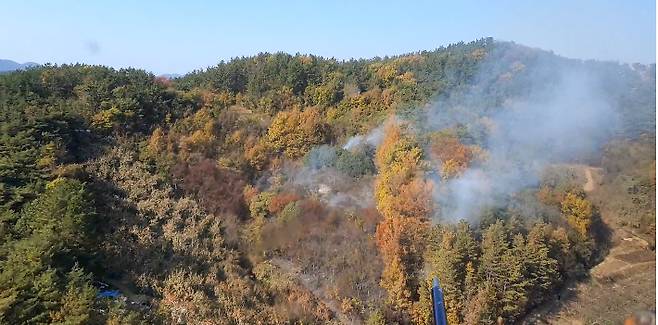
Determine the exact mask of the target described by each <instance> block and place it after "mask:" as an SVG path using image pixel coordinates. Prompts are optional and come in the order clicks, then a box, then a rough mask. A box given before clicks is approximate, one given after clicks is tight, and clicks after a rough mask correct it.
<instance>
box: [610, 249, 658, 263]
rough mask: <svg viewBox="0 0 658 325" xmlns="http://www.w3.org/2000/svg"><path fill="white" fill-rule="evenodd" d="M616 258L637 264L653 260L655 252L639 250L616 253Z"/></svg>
mask: <svg viewBox="0 0 658 325" xmlns="http://www.w3.org/2000/svg"><path fill="white" fill-rule="evenodd" d="M616 258H617V259H620V260H622V261H624V262H627V263H630V264H637V263H644V262H650V261H655V260H656V254H655V252H651V251H646V250H641V251H634V252H631V253H628V254H621V255H617V256H616Z"/></svg>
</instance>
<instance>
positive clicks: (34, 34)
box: [0, 0, 656, 74]
mask: <svg viewBox="0 0 658 325" xmlns="http://www.w3.org/2000/svg"><path fill="white" fill-rule="evenodd" d="M0 8H2V11H3V13H2V19H0V44H2V45H1V46H0V58H5V59H11V60H14V61H19V62H25V61H34V62H38V63H45V62H53V63H72V62H84V63H91V64H105V65H110V66H114V67H127V66H133V67H139V68H144V69H146V70H150V71H153V72H155V73H158V74H160V73H184V72H188V71H191V70H193V69H196V68H202V67H206V66H209V65H214V64H216V63H217V62H219V61H220V60H226V59H230V58H231V57H235V56H243V55H253V54H256V53H258V52H275V51H285V52H289V53H296V52H299V53H312V54H318V55H322V56H328V57H336V58H339V59H346V58H351V57H373V56H383V55H387V54H388V55H390V54H400V53H406V52H412V51H417V50H430V49H434V48H436V47H439V46H441V45H447V44H449V43H454V42H458V41H462V40H463V41H471V40H474V39H478V38H481V37H487V36H491V37H494V38H496V39H501V40H512V41H515V42H517V43H521V44H525V45H528V46H532V47H539V48H543V49H547V50H552V51H554V52H555V53H557V54H560V55H563V56H567V57H572V58H584V59H600V60H613V61H620V62H641V63H654V62H655V57H656V28H655V27H656V3H655V1H651V0H632V1H622V0H619V1H605V0H599V1H590V0H580V1H579V0H575V1H573V0H572V1H562V0H558V1H505V0H501V1H466V0H464V1H458V0H454V1H438V0H435V1H390V2H389V1H356V0H355V1H323V2H321V1H235V0H234V1H227V2H221V1H120V0H117V1H82V0H80V1H68V0H64V1H34V0H32V1H30V0H25V1H18V0H15V1H11V0H9V1H3V3H2V4H0Z"/></svg>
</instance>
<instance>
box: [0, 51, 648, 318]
mask: <svg viewBox="0 0 658 325" xmlns="http://www.w3.org/2000/svg"><path fill="white" fill-rule="evenodd" d="M558 71H568V72H570V73H571V72H574V71H575V72H578V73H579V75H581V74H582V75H586V76H588V80H592V82H588V85H592V89H595V91H594V92H593V93H595V94H596V101H591V100H589V99H587V101H588V102H592V103H594V104H592V108H591V110H592V112H593V114H592V115H591V116H596V117H597V118H598V117H601V116H603V115H604V114H607V113H608V112H614V113H615V115H614V116H615V118H614V123H612V122H611V123H609V124H607V123H603V122H601V123H599V122H600V120H598V119H597V120H596V123H597V124H593V125H592V127H591V128H587V127H585V126H583V127H582V128H581V126H580V125H581V124H582V123H581V121H580V120H579V118H580V115H582V114H580V112H584V111H585V109H584V108H583V109H581V107H575V106H573V105H572V106H569V105H570V103H569V102H567V103H566V106H567V107H568V109H565V110H562V111H559V114H558V116H557V122H558V123H556V124H558V125H562V124H564V125H566V127H562V128H560V129H555V130H554V131H551V132H548V134H545V133H546V132H542V133H541V134H539V133H536V134H535V133H532V129H533V128H535V129H536V128H537V126H536V125H538V124H541V123H542V121H537V120H534V119H529V120H526V122H524V125H530V127H529V128H528V129H527V130H526V129H519V128H515V125H513V124H511V123H510V124H505V123H502V122H501V121H507V120H503V119H502V118H501V116H507V115H510V114H512V115H513V114H516V112H523V111H524V110H526V111H533V112H534V111H538V112H543V113H546V112H548V113H547V114H551V110H552V109H553V107H558V105H557V104H556V105H554V106H551V105H545V106H541V105H533V106H532V107H530V106H529V105H526V104H527V103H528V102H530V101H528V100H526V99H527V98H533V99H532V102H533V103H535V104H536V103H543V101H542V100H549V99H546V98H545V97H555V96H557V97H560V94H561V92H562V89H563V88H562V86H561V84H562V83H563V80H562V79H561V78H562V76H561V75H560V73H558ZM655 73H656V72H655V65H639V64H637V65H625V64H617V63H610V62H597V61H580V60H571V59H566V58H562V57H559V56H557V55H554V54H552V53H549V52H545V51H542V50H538V49H531V48H527V47H524V46H520V45H517V44H514V43H508V42H498V41H494V40H492V39H481V40H477V41H474V42H470V43H458V44H453V45H450V46H447V47H440V48H438V49H436V50H433V51H422V52H417V53H410V54H406V55H400V56H394V57H384V58H373V59H360V60H349V61H339V60H335V59H328V58H322V57H317V56H313V55H300V54H297V55H289V54H285V53H274V54H269V53H261V54H258V55H256V56H252V57H242V58H234V59H232V60H230V61H229V62H221V63H219V64H218V65H217V66H214V67H210V68H208V69H204V70H200V71H194V72H192V73H189V74H187V75H185V76H183V77H180V78H176V79H171V80H170V79H167V78H161V77H156V76H154V75H153V74H151V73H148V72H145V71H142V70H137V69H121V70H116V69H112V68H108V67H103V66H89V65H81V64H77V65H61V66H55V65H44V66H38V67H34V68H30V69H27V70H24V71H16V72H12V73H7V74H2V75H0V209H1V210H0V323H2V324H37V323H39V324H42V323H58V324H153V323H156V324H158V323H163V324H315V323H335V324H339V323H366V324H373V325H374V324H395V323H397V324H430V321H431V320H430V308H431V306H430V294H429V290H430V288H429V286H430V285H431V280H432V278H433V277H435V276H436V277H438V278H439V280H440V283H441V285H442V288H443V291H444V295H445V306H446V313H447V317H448V321H449V323H450V324H462V323H463V324H480V323H487V324H493V323H496V322H497V321H503V322H505V323H514V322H517V321H520V320H521V319H522V318H523V317H524V315H526V314H527V313H528V312H529V311H531V310H532V309H533V308H535V307H537V306H540V305H541V304H542V303H544V302H545V301H547V300H550V299H554V298H553V297H554V296H555V295H556V294H557V293H558V292H559V290H560V288H562V287H563V286H564V285H565V284H566V283H568V282H570V281H578V280H579V279H582V278H584V277H586V276H587V274H588V270H589V269H590V268H591V267H592V266H594V265H595V264H596V263H597V262H598V261H600V260H601V259H602V258H603V257H604V256H605V254H606V252H607V247H608V246H609V245H608V243H609V241H610V240H609V234H610V229H609V228H610V225H609V224H607V223H605V222H603V220H602V218H601V211H602V210H601V209H603V208H604V209H609V210H611V213H613V214H615V215H619V226H625V227H629V228H630V229H633V231H635V232H636V233H638V234H647V235H648V236H647V237H648V238H649V237H653V236H654V235H655V186H656V185H655V184H656V183H655V112H656V110H655V109H656V108H655ZM538 89H551V92H548V93H544V92H542V91H538ZM569 89H574V87H570V88H569ZM538 93H539V94H538ZM589 93H591V92H588V94H589ZM547 94H553V95H551V96H548V95H547ZM555 94H557V95H555ZM576 95H579V94H576ZM565 96H566V95H565ZM573 97H575V98H580V97H582V96H580V97H578V96H573ZM535 99H537V100H535ZM540 99H541V100H540ZM518 103H522V104H518ZM599 103H601V104H600V105H599ZM603 106H605V107H606V108H603ZM559 107H562V106H559ZM536 108H538V109H536ZM556 109H557V108H556ZM599 112H600V113H599ZM514 116H518V115H514ZM540 116H543V115H540ZM548 116H549V117H553V116H554V115H548ZM591 116H590V115H587V116H586V118H587V119H588V120H591ZM547 120H548V118H547ZM569 120H572V121H576V122H578V123H568V122H567V121H569ZM568 128H571V129H568ZM501 129H502V130H512V131H513V132H512V131H510V133H514V134H515V136H514V137H510V136H506V137H503V138H501V137H500V136H498V135H497V134H499V133H497V132H499V131H500V130H501ZM522 132H531V133H527V134H522ZM558 134H559V136H558ZM589 135H592V137H589ZM564 136H568V137H569V138H568V139H567V140H566V141H565V138H564ZM527 138H536V139H538V140H539V141H541V142H539V143H535V142H529V141H527ZM579 138H582V139H585V140H587V141H585V142H583V141H579ZM497 139H503V140H505V141H504V143H505V145H501V144H500V143H501V142H502V140H501V141H497ZM508 139H512V140H514V141H511V142H510V141H507V140H508ZM590 140H591V141H590ZM560 142H570V143H574V145H573V146H566V147H562V146H559V145H557V143H560ZM501 148H503V149H504V150H502V149H501ZM530 151H532V152H534V153H533V156H531V157H530V158H531V160H530V158H528V156H527V155H526V153H527V152H530ZM542 153H547V154H542ZM522 154H523V157H521V155H522ZM538 157H539V158H538ZM538 162H541V163H538ZM570 164H581V165H585V164H586V165H592V166H597V167H601V168H603V170H604V171H605V175H606V176H605V177H606V178H605V180H604V182H606V184H608V185H609V186H608V187H607V188H608V189H609V190H608V192H606V193H603V194H601V195H605V196H604V197H599V198H597V200H594V199H592V198H591V197H590V196H588V195H587V193H586V191H585V190H583V187H582V184H581V183H579V182H578V178H577V177H574V175H573V173H572V172H571V171H572V170H571V169H569V168H567V166H568V165H570ZM535 167H536V168H535ZM508 174H509V175H512V174H513V175H514V176H509V177H502V176H500V175H503V176H505V175H508ZM477 175H484V176H482V177H480V178H477V177H478V176H477ZM491 175H497V176H495V177H494V178H487V177H493V176H491ZM519 175H522V176H523V180H524V182H519V178H520V177H519ZM474 177H475V179H481V178H486V179H491V183H490V185H491V186H490V187H491V188H493V189H492V190H491V191H490V192H486V193H488V194H487V195H478V196H479V197H480V198H483V197H485V196H486V198H488V200H478V203H477V205H475V203H473V204H472V205H471V204H469V202H468V200H466V205H467V207H468V209H466V208H464V207H463V206H462V205H460V204H459V203H458V202H461V201H460V200H462V197H464V196H458V194H460V193H463V192H462V191H459V190H458V189H463V188H465V187H463V184H464V183H465V182H466V181H468V180H472V179H474ZM496 177H498V178H496ZM512 180H513V181H512ZM512 183H513V184H514V186H512V185H510V184H512ZM469 184H471V183H469ZM502 184H505V190H502V186H503V185H502ZM466 188H467V189H470V188H471V187H466ZM476 193H479V192H476ZM599 202H612V203H611V204H609V205H606V206H605V207H602V206H601V205H600V203H599ZM606 211H607V210H606ZM615 226H617V225H615ZM654 244H655V243H654Z"/></svg>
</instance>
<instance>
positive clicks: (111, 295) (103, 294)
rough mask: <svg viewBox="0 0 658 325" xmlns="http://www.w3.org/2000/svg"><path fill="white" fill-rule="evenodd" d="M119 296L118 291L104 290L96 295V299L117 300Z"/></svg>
mask: <svg viewBox="0 0 658 325" xmlns="http://www.w3.org/2000/svg"><path fill="white" fill-rule="evenodd" d="M119 295H120V293H119V290H104V291H101V292H99V293H98V298H117V297H119Z"/></svg>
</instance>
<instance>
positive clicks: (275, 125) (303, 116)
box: [265, 108, 329, 158]
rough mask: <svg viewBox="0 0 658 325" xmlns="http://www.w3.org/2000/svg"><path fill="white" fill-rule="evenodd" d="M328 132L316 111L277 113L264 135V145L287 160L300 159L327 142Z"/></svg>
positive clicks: (309, 109) (312, 109)
mask: <svg viewBox="0 0 658 325" xmlns="http://www.w3.org/2000/svg"><path fill="white" fill-rule="evenodd" d="M328 136H329V130H328V128H327V125H326V124H325V123H324V122H323V121H322V118H321V115H320V113H319V111H318V110H317V109H314V108H308V109H306V110H304V111H300V110H292V111H282V112H279V113H278V114H277V115H276V116H275V117H274V120H273V121H272V124H271V125H270V127H269V129H268V130H267V134H266V135H265V140H266V145H267V146H268V147H270V148H271V149H272V150H273V151H274V152H276V153H282V154H284V155H285V156H286V157H288V158H300V157H302V156H304V155H305V154H306V153H307V152H308V151H309V150H311V148H312V147H313V146H315V145H319V144H323V143H325V142H326V141H327V139H328Z"/></svg>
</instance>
